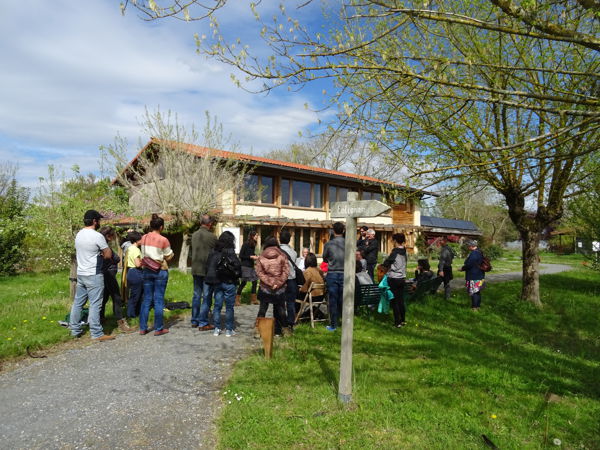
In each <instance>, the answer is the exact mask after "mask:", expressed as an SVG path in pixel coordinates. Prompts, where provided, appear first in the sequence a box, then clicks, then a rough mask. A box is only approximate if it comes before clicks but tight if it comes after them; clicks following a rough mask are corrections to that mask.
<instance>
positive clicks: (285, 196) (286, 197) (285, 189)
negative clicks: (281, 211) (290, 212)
mask: <svg viewBox="0 0 600 450" xmlns="http://www.w3.org/2000/svg"><path fill="white" fill-rule="evenodd" d="M281 204H282V205H289V204H290V180H288V179H285V178H284V179H282V180H281Z"/></svg>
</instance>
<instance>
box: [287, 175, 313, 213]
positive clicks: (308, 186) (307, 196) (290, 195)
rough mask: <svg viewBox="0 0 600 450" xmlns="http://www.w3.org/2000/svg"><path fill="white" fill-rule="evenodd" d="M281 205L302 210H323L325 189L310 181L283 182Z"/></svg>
mask: <svg viewBox="0 0 600 450" xmlns="http://www.w3.org/2000/svg"><path fill="white" fill-rule="evenodd" d="M281 204H282V205H291V206H298V207H300V208H323V189H322V186H321V185H320V184H316V183H309V182H308V181H299V180H288V179H286V178H284V179H282V180H281Z"/></svg>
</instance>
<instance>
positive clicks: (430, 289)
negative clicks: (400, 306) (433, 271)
mask: <svg viewBox="0 0 600 450" xmlns="http://www.w3.org/2000/svg"><path fill="white" fill-rule="evenodd" d="M443 280H444V279H443V278H442V277H435V278H432V279H430V280H425V281H421V282H420V283H418V284H417V288H416V289H415V290H414V291H413V290H412V284H411V285H408V284H407V285H406V287H405V288H404V299H405V300H408V301H410V302H419V301H423V300H424V299H425V297H426V296H427V295H429V294H435V292H436V291H437V290H438V288H439V287H440V284H442V281H443Z"/></svg>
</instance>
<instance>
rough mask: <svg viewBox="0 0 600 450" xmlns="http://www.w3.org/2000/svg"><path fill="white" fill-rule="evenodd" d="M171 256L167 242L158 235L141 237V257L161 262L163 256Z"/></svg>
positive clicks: (169, 245) (171, 251)
mask: <svg viewBox="0 0 600 450" xmlns="http://www.w3.org/2000/svg"><path fill="white" fill-rule="evenodd" d="M172 254H173V250H172V249H171V244H170V243H169V240H168V239H167V238H166V237H164V236H163V235H161V234H158V233H148V234H145V235H144V236H143V237H142V255H143V256H144V257H146V256H148V257H150V258H152V259H153V260H155V261H158V262H162V261H164V259H165V256H167V257H168V256H170V255H172Z"/></svg>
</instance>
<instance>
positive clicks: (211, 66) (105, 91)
mask: <svg viewBox="0 0 600 450" xmlns="http://www.w3.org/2000/svg"><path fill="white" fill-rule="evenodd" d="M242 3H244V4H245V3H246V2H240V4H242ZM273 6H274V7H276V2H273ZM248 17H249V14H248V12H247V11H246V8H245V7H244V8H243V9H242V7H241V6H240V7H234V8H229V9H228V11H227V15H226V16H224V20H226V21H227V22H229V24H236V26H237V29H238V30H240V29H241V30H243V29H244V25H245V24H248V25H249V22H244V21H246V20H248ZM224 25H227V24H226V23H225V24H224ZM207 28H208V24H207V23H199V22H194V23H189V24H188V23H185V22H180V21H163V22H158V23H148V22H144V21H142V20H140V18H139V17H138V15H137V14H136V12H135V11H134V10H133V9H132V10H130V11H128V12H127V14H126V15H125V16H122V15H121V13H120V10H119V2H118V1H116V0H115V1H111V0H86V1H76V0H53V1H47V0H46V1H44V0H29V1H26V2H25V1H10V0H0V57H1V61H2V63H1V64H2V70H0V160H2V161H10V162H13V163H16V164H18V167H19V171H18V178H19V181H20V182H21V183H23V184H25V185H27V186H31V187H35V186H36V185H37V180H38V177H40V176H44V175H46V174H47V166H48V164H54V165H55V166H57V167H60V168H62V169H64V170H66V171H68V170H69V168H70V167H71V166H73V165H74V164H77V165H79V166H80V168H81V171H82V172H84V173H87V172H97V171H98V160H99V151H98V147H99V146H100V145H107V144H111V143H112V142H113V139H114V137H115V136H116V135H117V133H120V134H121V135H122V136H124V137H126V138H127V139H128V140H129V143H130V152H131V153H132V154H133V152H134V151H135V150H136V149H137V144H138V140H139V139H140V138H141V139H142V140H143V141H145V140H147V138H148V137H147V136H140V126H139V120H140V119H141V117H142V115H143V112H144V108H145V107H146V106H147V107H148V108H149V109H151V110H152V109H156V108H157V107H160V108H161V110H171V111H173V112H176V113H177V114H178V115H179V117H180V121H181V122H182V123H184V124H189V123H195V124H196V125H197V126H198V128H201V127H202V124H203V122H204V112H205V111H209V112H210V113H211V114H212V115H216V116H217V117H218V119H219V120H220V122H221V123H223V125H224V128H225V131H226V132H227V133H231V134H232V136H233V138H234V140H235V141H238V142H239V143H240V144H241V150H243V151H252V152H253V153H254V154H261V153H264V152H265V151H268V150H271V149H273V148H281V147H283V146H285V145H287V144H289V143H291V142H294V141H297V140H298V139H299V137H298V133H299V132H306V131H307V130H309V129H311V128H314V127H315V126H316V125H317V121H318V117H317V114H315V113H314V112H312V111H311V110H307V109H306V108H305V106H304V105H305V103H308V104H310V105H311V106H313V107H315V108H321V107H323V99H322V98H320V96H319V94H316V93H318V92H320V90H321V88H320V87H317V86H314V87H313V86H311V87H310V88H309V89H304V90H301V91H300V92H295V93H289V92H288V91H287V90H286V89H285V88H283V89H278V90H276V91H272V92H271V93H270V94H269V95H268V96H265V95H256V94H250V93H247V92H245V91H243V90H241V89H239V88H236V87H235V86H234V85H233V83H232V82H231V80H230V74H231V73H232V72H233V69H232V68H231V67H229V66H224V65H221V64H219V63H218V62H216V61H214V60H206V59H204V58H203V57H201V56H199V55H197V54H196V52H195V46H194V39H193V34H194V33H195V32H198V33H199V34H202V33H203V32H206V29H207ZM321 118H322V119H323V118H324V117H323V116H321Z"/></svg>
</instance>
